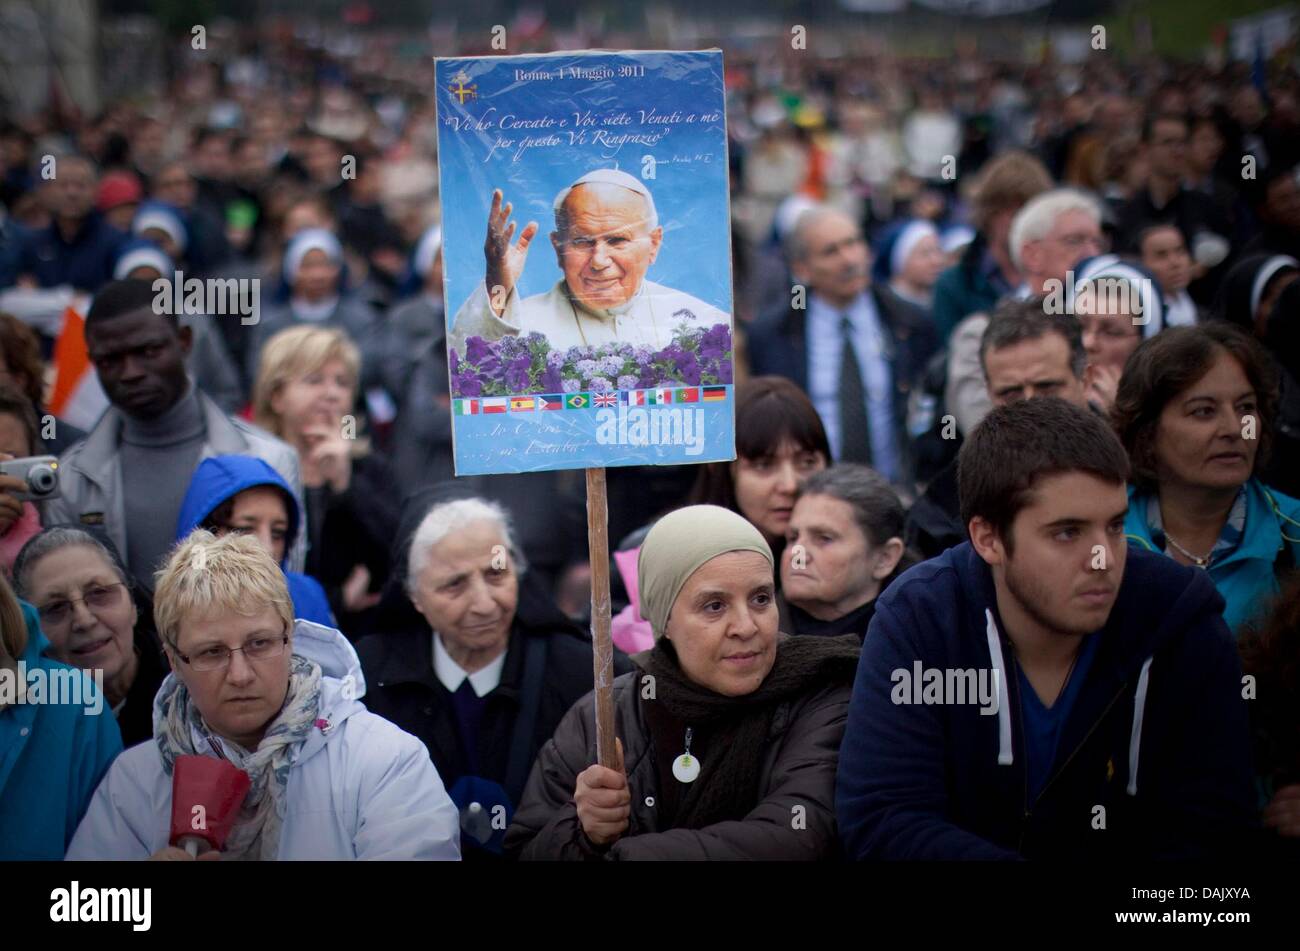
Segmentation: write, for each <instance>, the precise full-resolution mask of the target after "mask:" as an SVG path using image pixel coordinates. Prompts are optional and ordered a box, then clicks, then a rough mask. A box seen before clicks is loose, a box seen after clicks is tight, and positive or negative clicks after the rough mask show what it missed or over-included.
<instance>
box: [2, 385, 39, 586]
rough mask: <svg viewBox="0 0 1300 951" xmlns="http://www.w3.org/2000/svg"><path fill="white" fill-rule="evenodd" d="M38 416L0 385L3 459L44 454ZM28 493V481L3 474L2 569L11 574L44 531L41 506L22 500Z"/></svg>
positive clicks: (12, 391)
mask: <svg viewBox="0 0 1300 951" xmlns="http://www.w3.org/2000/svg"><path fill="white" fill-rule="evenodd" d="M44 448H45V447H44V446H43V445H42V443H41V438H40V431H39V429H38V424H37V422H36V414H35V413H34V412H33V411H32V405H31V403H30V402H29V401H28V399H27V397H26V396H24V395H23V394H22V393H20V392H18V390H16V389H14V388H13V387H12V386H10V385H9V384H7V383H3V382H0V460H4V461H8V460H10V459H23V458H26V457H28V456H36V455H42V454H43V453H44ZM26 492H27V480H26V479H25V478H20V477H18V476H16V475H0V570H3V571H4V572H5V573H6V574H8V573H9V572H10V571H12V569H13V564H14V559H15V558H17V557H18V552H19V551H21V550H22V547H23V545H25V544H27V541H28V539H30V538H31V537H32V536H33V535H35V534H36V533H37V532H39V531H40V530H41V518H42V515H43V513H42V511H41V506H40V505H39V504H38V503H36V502H33V501H31V500H30V499H23V498H20V495H21V494H24V493H26Z"/></svg>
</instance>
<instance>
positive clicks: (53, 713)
mask: <svg viewBox="0 0 1300 951" xmlns="http://www.w3.org/2000/svg"><path fill="white" fill-rule="evenodd" d="M22 608H23V619H24V620H25V621H26V622H27V647H26V649H25V650H24V651H23V654H22V656H21V657H19V658H18V660H20V661H21V662H23V664H24V665H25V672H26V674H27V677H26V682H27V683H29V684H30V683H32V677H31V675H32V673H33V672H34V671H36V670H40V671H43V672H44V675H45V677H46V678H51V677H59V678H72V677H76V678H78V682H79V687H75V686H73V681H72V680H70V679H63V680H61V681H59V682H60V683H62V684H64V685H66V687H67V689H69V690H71V691H73V693H72V694H71V696H70V697H69V696H68V695H66V694H64V695H62V696H61V698H60V697H57V696H55V691H54V689H53V688H54V686H55V683H56V681H54V680H53V679H48V680H47V686H46V688H45V691H46V692H45V699H46V701H47V702H43V703H15V704H13V705H11V706H7V707H5V708H4V709H3V710H0V861H10V860H15V859H23V860H35V859H39V860H43V861H58V860H60V859H62V858H63V853H64V852H65V851H67V848H68V843H69V842H71V841H72V834H73V833H74V832H75V831H76V830H77V823H79V822H80V821H81V817H82V816H83V815H85V812H86V809H87V808H88V807H89V806H90V800H91V797H92V796H93V795H94V793H95V787H96V786H98V785H99V781H100V780H101V779H103V777H104V774H105V773H107V772H108V767H109V766H110V765H111V764H112V762H113V760H114V759H116V758H117V754H118V753H120V752H122V735H121V734H120V733H119V732H118V729H117V721H116V720H114V719H113V712H112V711H111V710H109V709H108V706H107V703H106V701H105V699H104V696H103V695H102V694H101V693H99V691H98V690H97V689H96V688H95V684H94V681H93V680H91V679H90V677H88V676H86V675H85V674H84V673H82V672H81V671H79V670H77V669H76V668H75V667H69V666H68V665H67V664H60V663H59V662H58V661H55V660H51V659H50V658H49V657H45V656H44V653H45V651H46V650H47V649H48V648H49V646H50V642H49V641H48V640H46V638H45V635H44V634H42V633H41V628H40V623H39V621H38V620H37V618H36V609H35V608H33V607H32V606H31V605H30V604H26V603H24V604H23V606H22ZM13 673H14V671H12V670H11V671H9V672H7V673H6V674H4V675H3V676H6V677H8V676H10V675H11V674H13ZM78 689H79V690H80V691H83V692H82V693H81V695H80V696H78V695H77V693H76V691H77V690H78ZM31 699H33V700H34V699H35V697H34V696H33V697H32V698H31ZM52 699H55V700H57V699H63V700H64V701H65V702H56V703H51V702H48V701H49V700H52ZM69 699H72V700H75V701H76V702H66V701H67V700H69Z"/></svg>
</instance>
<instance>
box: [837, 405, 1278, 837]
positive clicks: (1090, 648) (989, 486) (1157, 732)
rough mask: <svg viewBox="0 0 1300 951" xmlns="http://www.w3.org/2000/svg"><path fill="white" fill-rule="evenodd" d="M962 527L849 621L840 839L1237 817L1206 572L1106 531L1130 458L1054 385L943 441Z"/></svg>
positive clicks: (1240, 739)
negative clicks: (853, 632) (851, 669)
mask: <svg viewBox="0 0 1300 951" xmlns="http://www.w3.org/2000/svg"><path fill="white" fill-rule="evenodd" d="M959 460H960V461H959V464H958V482H959V487H960V496H961V510H962V521H963V522H964V523H965V525H966V526H967V529H968V531H969V534H970V541H969V542H966V543H963V544H961V545H958V546H957V547H956V548H951V549H949V550H948V551H947V552H945V553H944V554H943V555H941V556H940V557H938V558H935V559H933V560H931V561H928V562H925V563H923V564H921V565H918V566H916V567H915V568H913V569H911V570H910V571H908V572H907V573H906V574H904V575H903V576H902V577H901V578H899V579H898V580H897V581H895V582H894V584H893V585H891V586H890V588H889V590H888V591H887V592H886V593H885V594H884V595H882V596H881V598H880V600H879V603H878V605H877V608H876V614H875V617H874V618H873V620H872V623H871V626H870V628H869V629H868V631H867V637H866V642H865V645H864V648H863V653H862V659H861V661H860V664H859V667H858V674H857V681H856V683H855V685H854V690H853V700H852V703H851V705H850V708H849V717H848V724H847V727H846V730H845V734H844V742H843V746H842V747H841V751H840V763H839V773H838V777H837V787H836V812H837V817H838V821H839V827H840V835H841V838H842V840H843V842H844V846H845V849H846V852H847V854H848V855H850V856H851V857H853V858H856V859H864V858H886V859H1016V858H1030V859H1035V858H1050V859H1053V860H1057V861H1060V860H1065V859H1075V858H1106V859H1109V860H1114V859H1117V858H1132V859H1144V858H1145V859H1152V858H1197V857H1204V856H1209V855H1218V854H1223V853H1225V852H1229V851H1231V850H1233V849H1234V848H1237V847H1240V846H1242V845H1244V844H1245V843H1246V842H1247V841H1248V840H1249V838H1250V836H1251V830H1252V828H1253V827H1254V825H1255V824H1256V820H1255V811H1254V804H1255V803H1254V792H1253V788H1252V775H1253V774H1252V767H1251V759H1250V735H1249V726H1248V722H1247V708H1246V704H1245V702H1244V701H1243V699H1242V694H1243V685H1242V677H1241V665H1240V662H1239V661H1238V658H1237V653H1236V650H1235V647H1234V643H1233V639H1232V636H1231V634H1230V633H1229V631H1228V628H1227V625H1226V624H1225V623H1224V620H1223V616H1222V613H1223V599H1222V598H1221V597H1220V596H1219V595H1218V593H1217V592H1216V591H1215V589H1214V585H1213V584H1212V583H1211V582H1210V580H1209V578H1207V577H1206V576H1205V574H1204V572H1200V571H1196V570H1193V569H1190V568H1186V567H1184V566H1181V565H1178V564H1175V563H1173V562H1172V561H1171V560H1170V559H1167V558H1166V559H1161V558H1159V557H1157V556H1153V555H1151V554H1150V553H1147V552H1142V551H1137V550H1134V551H1129V550H1127V548H1126V545H1125V538H1124V516H1125V512H1126V510H1127V498H1126V492H1125V477H1126V475H1127V473H1128V460H1127V457H1126V456H1125V454H1124V450H1123V448H1122V446H1121V445H1120V443H1119V440H1118V438H1117V437H1116V436H1115V435H1114V433H1113V432H1112V431H1111V430H1110V428H1109V427H1108V426H1107V425H1106V424H1105V423H1104V422H1103V421H1102V420H1101V419H1099V418H1098V417H1097V416H1096V415H1095V414H1093V413H1091V412H1089V411H1087V410H1085V409H1081V408H1079V407H1076V406H1072V405H1070V404H1067V403H1065V402H1064V401H1062V400H1058V399H1053V398H1044V399H1035V400H1027V401H1021V402H1017V403H1013V404H1011V405H1008V406H1004V407H1000V408H998V409H995V410H994V411H992V412H991V413H990V414H989V415H988V416H987V417H986V418H985V420H984V421H983V422H982V423H981V425H980V426H978V427H977V428H976V429H975V430H974V432H973V433H972V434H971V436H970V437H969V438H968V440H967V441H966V443H965V444H964V445H963V446H962V450H961V455H960V457H959Z"/></svg>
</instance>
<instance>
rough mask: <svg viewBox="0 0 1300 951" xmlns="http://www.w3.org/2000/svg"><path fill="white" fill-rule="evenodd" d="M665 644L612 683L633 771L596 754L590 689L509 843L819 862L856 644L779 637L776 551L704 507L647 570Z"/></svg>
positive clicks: (654, 546) (652, 556) (579, 854)
mask: <svg viewBox="0 0 1300 951" xmlns="http://www.w3.org/2000/svg"><path fill="white" fill-rule="evenodd" d="M637 574H638V580H639V582H640V592H641V610H642V613H643V614H644V615H645V616H646V618H647V619H648V620H649V621H650V624H651V627H652V628H653V630H654V635H655V646H654V647H653V648H652V649H651V650H648V651H645V652H644V653H641V654H637V655H635V656H634V657H633V658H632V660H633V661H634V662H635V664H636V665H637V670H635V671H633V672H632V673H630V674H624V675H623V676H621V677H618V678H617V679H615V681H614V686H613V691H614V708H615V720H616V731H617V733H618V736H619V741H620V752H621V757H622V763H623V769H621V770H613V769H606V768H604V767H601V766H595V765H589V764H592V763H594V762H595V759H596V728H595V722H594V720H595V717H594V712H595V707H594V704H593V702H592V697H591V695H588V696H587V697H584V698H583V699H582V700H580V701H578V703H577V704H575V705H574V707H573V709H571V710H570V711H569V712H568V714H567V715H566V716H565V718H564V719H563V720H562V721H561V722H560V725H559V727H558V728H557V729H556V731H555V736H554V737H553V738H552V740H551V742H549V743H547V744H546V745H545V746H544V747H543V748H542V751H541V753H539V754H538V759H537V762H536V763H535V764H534V765H533V771H532V775H531V777H530V778H529V781H528V785H527V787H526V788H525V790H524V793H523V797H522V801H521V803H520V806H519V811H518V812H517V813H516V814H515V817H514V822H513V823H512V825H511V826H510V829H509V831H508V832H507V833H506V841H505V848H506V851H507V853H508V854H512V855H515V856H518V857H520V858H524V859H601V858H606V859H620V860H630V859H823V858H830V857H833V856H835V855H836V854H837V850H838V843H837V840H836V833H835V809H834V794H835V767H836V762H837V759H838V756H839V746H840V739H841V737H842V736H843V733H844V720H845V716H846V713H847V710H848V703H849V693H850V689H851V686H852V683H853V676H854V672H855V670H856V668H857V660H858V652H859V650H860V647H859V642H858V638H857V636H856V635H851V634H850V635H847V636H844V637H828V638H792V637H789V636H788V635H786V634H782V633H780V632H778V630H777V609H776V602H775V597H774V582H773V562H772V552H771V549H770V548H769V546H768V544H767V541H766V540H765V539H764V538H763V535H762V533H761V532H759V531H758V529H756V528H755V527H754V526H753V525H752V524H751V523H750V522H748V521H747V520H746V519H745V518H743V517H742V516H740V515H737V514H736V513H734V512H731V511H729V510H727V509H724V508H720V507H718V506H713V505H693V506H688V507H686V508H682V509H678V510H677V511H675V512H672V513H671V514H669V515H666V516H664V517H663V518H662V519H660V520H659V521H658V522H657V523H655V525H654V527H653V528H652V529H651V530H650V533H649V534H648V535H647V536H646V540H645V542H644V544H643V545H642V548H641V554H640V560H639V564H638V571H637Z"/></svg>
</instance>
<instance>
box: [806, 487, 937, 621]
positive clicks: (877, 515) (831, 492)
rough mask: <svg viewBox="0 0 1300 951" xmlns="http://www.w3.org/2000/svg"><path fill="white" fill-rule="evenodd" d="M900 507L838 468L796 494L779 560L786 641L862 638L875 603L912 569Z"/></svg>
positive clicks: (887, 493)
mask: <svg viewBox="0 0 1300 951" xmlns="http://www.w3.org/2000/svg"><path fill="white" fill-rule="evenodd" d="M903 523H904V511H903V503H902V501H901V500H900V499H899V498H898V493H897V492H895V491H894V489H893V487H892V486H891V485H890V484H889V482H888V480H886V479H885V477H884V476H882V475H881V474H880V473H878V472H876V471H875V470H874V469H870V468H868V467H867V466H859V465H853V464H850V463H841V464H839V465H836V466H832V467H831V468H829V469H824V470H822V471H821V472H817V473H814V474H813V475H811V476H809V477H808V478H807V479H806V480H805V481H804V483H803V485H802V486H801V487H800V489H799V494H798V499H797V501H796V502H795V506H794V511H793V512H792V513H791V514H790V527H789V528H788V529H787V530H786V547H785V552H784V553H783V554H782V557H781V590H782V592H783V593H784V595H785V599H786V601H787V604H788V609H789V612H790V622H791V630H790V633H791V634H817V635H821V636H823V637H825V636H834V635H837V634H856V635H858V637H859V638H860V639H861V638H865V637H866V635H867V626H868V625H869V624H870V623H871V617H872V615H873V614H875V611H876V598H877V597H879V595H880V593H881V592H882V591H884V590H885V588H886V587H887V586H888V585H889V583H890V582H891V581H893V580H894V579H895V578H897V577H898V576H899V575H900V574H902V573H903V572H904V571H906V570H907V569H908V568H910V567H911V566H912V565H914V564H915V563H916V560H917V559H916V558H915V556H912V555H909V554H908V553H907V552H906V550H905V548H904V545H903Z"/></svg>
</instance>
